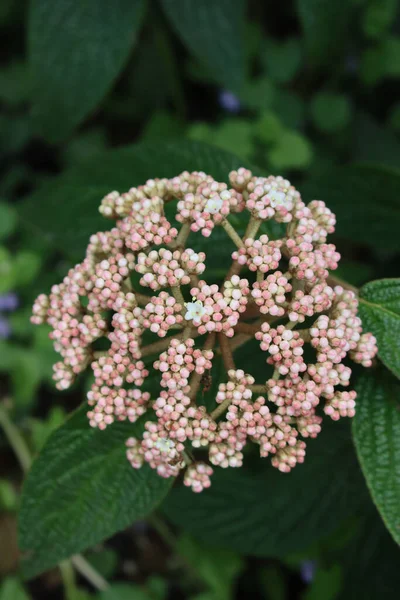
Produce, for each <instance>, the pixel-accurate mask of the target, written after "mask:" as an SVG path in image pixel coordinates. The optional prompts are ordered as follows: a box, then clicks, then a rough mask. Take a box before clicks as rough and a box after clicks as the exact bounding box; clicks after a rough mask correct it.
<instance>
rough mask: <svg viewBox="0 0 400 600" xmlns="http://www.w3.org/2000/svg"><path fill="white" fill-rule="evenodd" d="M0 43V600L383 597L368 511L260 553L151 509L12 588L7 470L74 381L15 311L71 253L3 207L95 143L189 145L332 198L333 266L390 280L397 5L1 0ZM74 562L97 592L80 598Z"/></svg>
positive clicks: (399, 117) (13, 479)
mask: <svg viewBox="0 0 400 600" xmlns="http://www.w3.org/2000/svg"><path fill="white" fill-rule="evenodd" d="M0 47H1V54H0V56H1V59H0V107H1V113H0V394H1V412H0V426H1V431H0V453H1V471H0V510H1V514H0V538H1V540H2V543H1V549H0V576H1V577H2V583H1V585H0V600H25V599H27V598H32V599H41V598H46V599H47V598H49V599H51V598H54V599H57V598H62V597H64V598H66V600H88V599H89V598H98V599H99V600H125V599H133V600H135V599H136V600H142V599H143V600H145V599H152V600H161V599H167V598H168V599H169V598H174V599H175V598H176V599H180V598H182V599H185V598H191V599H192V600H231V599H234V598H248V597H250V598H252V599H253V598H254V599H257V598H266V599H268V600H292V599H297V598H299V599H300V598H301V599H302V600H331V599H332V600H333V599H336V598H343V600H347V599H348V598H350V599H351V598H363V600H367V599H371V600H373V599H375V598H379V599H380V600H381V599H383V600H385V599H386V598H388V599H389V598H393V599H394V598H395V597H397V593H398V589H399V580H398V574H397V573H396V569H397V566H396V565H397V564H398V559H399V552H398V549H396V547H395V545H394V543H393V542H392V541H391V540H390V538H389V535H388V534H387V533H386V532H385V530H384V529H383V527H382V525H381V523H380V520H379V519H378V517H377V516H376V513H375V509H373V508H372V506H371V508H370V509H368V511H369V512H368V511H366V512H365V511H364V512H363V515H362V517H360V518H357V517H356V516H353V517H352V518H351V519H349V521H348V522H345V523H344V524H343V525H342V526H341V527H340V528H339V529H338V530H336V531H335V532H334V534H332V535H330V536H329V537H328V538H324V539H323V540H322V541H321V542H320V543H318V544H313V545H312V546H310V547H309V546H308V545H307V544H306V545H305V547H304V548H303V551H302V552H299V553H296V554H288V555H284V556H279V558H254V557H248V556H242V555H240V554H239V553H238V552H236V551H234V550H227V549H220V548H216V547H214V546H204V545H203V544H202V543H200V542H198V541H196V539H195V538H192V537H191V536H190V535H189V534H187V533H183V532H181V531H180V530H179V528H178V529H176V528H171V527H170V526H169V525H168V524H167V522H165V521H164V520H163V519H161V518H160V517H159V516H157V518H156V517H155V518H154V519H151V520H149V521H148V522H147V521H146V522H140V523H137V524H135V525H134V526H132V527H131V528H129V529H128V530H126V531H125V532H123V533H121V534H118V535H116V536H114V537H113V538H112V539H111V540H109V541H108V542H106V543H105V544H101V545H99V546H97V547H95V548H93V549H91V550H90V551H88V552H87V553H86V554H85V558H84V561H86V562H84V566H83V567H82V564H81V565H80V567H78V566H76V565H75V566H74V565H73V564H72V563H71V562H68V563H63V564H62V565H61V566H60V569H53V570H52V571H49V572H47V573H46V574H45V575H43V576H41V577H40V578H36V579H35V580H33V581H31V582H29V583H24V582H23V581H22V579H21V578H20V576H19V571H18V560H19V556H18V550H17V545H16V525H15V523H16V519H15V513H16V510H17V507H18V498H19V493H20V489H21V481H22V473H23V471H24V470H26V469H27V468H28V466H29V463H30V460H31V457H32V456H34V455H35V454H37V453H38V452H39V450H40V448H41V447H42V446H43V444H44V442H45V440H46V439H47V437H48V436H49V434H50V433H51V432H52V431H53V430H54V429H55V428H57V427H58V426H59V425H60V424H61V423H62V422H63V421H64V418H65V415H66V413H67V412H68V411H69V410H71V409H72V408H75V407H76V406H77V405H78V404H79V403H80V401H81V399H82V389H83V388H84V387H85V386H87V385H88V384H87V382H84V381H83V382H82V381H81V382H80V383H79V384H78V385H77V386H75V387H74V388H73V389H72V391H70V392H68V393H63V394H60V393H58V392H57V391H56V390H55V389H54V387H53V385H52V381H51V375H52V363H53V362H54V355H53V350H52V347H51V343H50V342H49V340H48V337H47V334H48V332H47V331H46V329H45V328H44V327H42V328H34V327H33V326H32V325H31V324H30V323H29V314H30V310H31V304H32V301H33V299H34V297H35V296H36V295H37V294H38V293H39V292H40V291H43V290H46V291H47V290H48V289H49V288H50V286H51V285H52V284H53V283H55V282H57V281H59V280H61V279H62V277H63V275H64V273H65V272H66V270H67V268H68V267H69V265H70V256H71V254H70V253H68V252H63V251H62V250H61V249H59V248H58V247H57V244H56V245H55V247H52V246H50V245H49V244H48V240H47V239H46V237H45V236H40V235H39V236H37V235H36V236H35V235H32V231H31V230H29V229H27V228H26V227H25V224H24V222H23V219H22V218H21V214H22V215H23V213H24V211H22V213H21V211H20V210H19V206H20V205H21V203H24V202H25V198H26V197H28V196H29V195H31V194H32V193H33V192H36V190H38V189H39V190H40V189H41V186H42V185H43V184H46V183H47V182H49V181H52V180H53V178H54V177H56V176H57V175H59V174H60V173H63V172H64V171H65V170H68V169H70V168H77V169H79V168H80V167H81V166H82V165H85V164H86V161H89V163H90V164H91V165H92V168H93V165H96V161H97V158H98V157H99V160H100V157H101V156H102V155H103V153H104V152H105V151H108V150H109V149H113V148H118V147H120V146H124V145H128V144H132V143H138V142H139V143H140V142H146V143H152V144H154V145H157V144H158V143H159V144H162V143H165V141H166V140H175V141H176V142H177V143H178V144H179V143H183V142H184V141H185V140H191V141H199V142H206V143H207V144H211V145H213V146H216V147H218V148H221V149H222V150H226V151H229V152H232V153H234V154H235V155H236V156H238V157H239V158H241V159H243V161H246V164H247V162H250V163H253V164H256V165H258V167H259V172H260V173H274V174H282V175H285V176H287V177H289V178H290V179H291V180H292V182H293V183H294V184H295V185H296V187H297V188H299V189H300V190H301V191H302V190H303V189H304V190H307V191H310V195H312V194H314V190H315V193H318V194H319V193H320V196H321V197H322V199H324V200H327V202H328V204H329V203H330V200H332V202H333V204H334V208H335V207H336V205H337V206H342V208H343V214H344V215H345V216H344V217H343V221H342V223H344V225H342V226H343V230H342V234H341V233H340V230H339V234H340V237H341V243H340V250H341V251H343V256H344V260H343V263H342V264H341V266H340V269H339V275H340V276H341V277H343V278H345V279H347V280H348V281H350V282H351V283H353V284H354V285H357V286H358V285H362V284H363V283H365V282H366V281H368V280H370V279H373V278H376V277H383V276H394V275H398V257H399V254H398V251H399V245H398V241H397V240H398V238H397V237H396V236H395V233H396V231H397V230H398V226H399V212H400V207H399V195H398V193H397V192H398V191H400V189H399V186H398V182H397V181H398V180H397V178H398V177H399V174H398V173H397V172H396V167H398V165H399V159H400V139H399V135H400V95H399V89H400V81H399V77H400V11H399V6H398V2H397V1H396V0H335V1H332V0H330V2H326V1H325V0H297V2H295V1H293V0H286V1H285V2H275V1H274V0H268V1H265V2H259V1H258V0H249V1H248V2H245V1H244V0H232V2H231V1H230V0H182V1H181V0H160V1H159V2H155V1H154V2H145V1H144V0H135V1H133V0H132V1H131V0H129V1H128V0H118V1H115V2H106V1H104V0H98V1H97V2H93V0H79V2H78V1H77V0H51V1H50V0H33V1H32V2H31V3H30V4H28V2H25V1H24V0H2V1H1V3H0ZM99 48H100V49H102V52H100V51H99ZM89 163H87V164H89ZM354 163H368V164H369V163H373V165H374V166H373V167H371V169H370V170H368V171H367V170H364V171H363V168H362V167H354V166H352V165H354ZM154 176H157V164H155V165H154ZM387 182H389V183H388V187H386V183H387ZM343 186H348V187H350V188H351V190H353V189H354V200H353V202H352V203H348V202H347V200H346V205H345V206H343V202H342V197H341V196H342V193H341V190H342V189H343ZM396 186H397V187H396ZM319 190H321V192H319ZM371 190H373V198H370V195H371V193H372V192H371ZM121 191H122V190H121ZM325 191H326V194H325V195H324V192H325ZM40 193H41V192H40V191H39V192H37V194H39V195H40ZM36 197H37V196H36ZM99 200H100V197H99ZM386 200H387V201H388V203H389V208H386V209H383V207H382V205H381V202H383V201H386ZM335 203H336V205H335ZM40 210H41V209H40ZM383 210H386V212H385V213H384V212H383ZM362 213H367V214H368V217H369V219H370V222H371V229H365V227H362V228H360V227H359V228H357V216H358V215H360V214H362ZM61 214H62V210H61V213H60V215H61ZM41 218H45V215H44V214H40V213H39V214H37V217H36V220H37V221H40V219H41ZM76 219H77V224H78V225H79V219H80V216H79V211H77V213H76ZM346 219H347V221H346ZM346 223H347V226H348V228H349V231H350V232H352V231H353V228H354V235H353V234H352V233H350V234H349V235H347V233H346V231H347V230H346ZM59 227H60V229H62V227H63V223H62V216H60V221H59ZM388 232H389V233H388ZM60 452H62V448H60ZM269 493H270V494H273V493H274V490H270V492H269ZM295 501H296V499H295V498H293V502H295ZM265 502H268V492H267V491H266V497H265ZM365 502H366V503H369V502H370V501H369V500H368V499H366V500H365ZM167 512H168V511H167ZM193 518H195V513H194V516H193ZM172 521H173V518H172ZM192 529H193V528H192ZM189 530H191V528H190V527H189ZM355 563H357V564H355ZM87 565H89V568H90V566H92V567H93V568H94V569H95V571H96V573H97V574H98V575H100V585H99V586H97V587H100V588H101V587H102V585H103V584H102V583H101V582H102V580H103V579H106V580H108V581H111V582H112V583H111V586H109V587H108V588H107V589H106V590H103V591H100V592H95V591H94V588H93V585H92V584H91V583H88V580H89V582H90V581H92V579H93V578H92V579H91V577H89V578H88V577H87V576H86V575H87V573H86V575H85V569H87ZM82 573H83V574H82ZM371 573H372V579H371ZM396 586H397V588H396ZM396 590H397V591H396Z"/></svg>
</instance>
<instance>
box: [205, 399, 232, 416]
mask: <svg viewBox="0 0 400 600" xmlns="http://www.w3.org/2000/svg"><path fill="white" fill-rule="evenodd" d="M230 404H232V398H226V400H224V401H223V402H222V403H221V404H220V405H219V406H217V408H215V409H214V410H213V411H212V412H211V413H210V417H211V418H212V419H214V421H215V420H216V419H218V417H220V416H221V415H222V413H224V412H225V411H226V409H227V408H228V406H229V405H230Z"/></svg>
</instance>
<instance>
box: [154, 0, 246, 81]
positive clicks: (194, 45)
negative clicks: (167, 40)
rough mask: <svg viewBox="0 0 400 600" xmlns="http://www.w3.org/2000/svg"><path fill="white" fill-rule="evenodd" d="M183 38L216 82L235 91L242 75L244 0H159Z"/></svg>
mask: <svg viewBox="0 0 400 600" xmlns="http://www.w3.org/2000/svg"><path fill="white" fill-rule="evenodd" d="M161 4H162V6H163V8H164V11H165V13H166V15H167V17H168V19H169V20H170V21H171V25H172V26H173V28H174V29H175V30H176V32H177V33H178V35H179V36H180V37H181V38H182V41H183V42H184V43H185V44H186V46H187V47H188V48H189V50H190V51H191V52H193V54H194V55H195V56H196V57H197V58H198V59H199V60H200V61H202V62H203V63H204V64H205V65H206V66H207V67H208V68H209V69H210V71H211V73H213V74H214V76H215V77H216V78H217V81H218V82H219V83H222V84H223V85H224V86H225V87H227V88H228V89H230V90H238V89H239V88H240V86H241V84H242V81H243V76H244V54H243V46H242V25H243V22H244V6H245V3H244V0H199V1H195V2H194V1H193V0H178V1H177V0H161Z"/></svg>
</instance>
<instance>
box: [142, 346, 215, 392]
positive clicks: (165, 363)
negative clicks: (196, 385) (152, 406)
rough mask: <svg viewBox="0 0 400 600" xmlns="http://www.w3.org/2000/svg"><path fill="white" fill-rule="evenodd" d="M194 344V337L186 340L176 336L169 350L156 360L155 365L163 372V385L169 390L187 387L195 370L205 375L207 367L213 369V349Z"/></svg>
mask: <svg viewBox="0 0 400 600" xmlns="http://www.w3.org/2000/svg"><path fill="white" fill-rule="evenodd" d="M194 344H195V341H194V339H192V338H189V339H187V340H185V341H182V340H179V339H177V338H174V339H172V340H171V342H170V344H169V347H168V350H166V352H163V353H162V354H160V359H159V360H156V361H155V363H154V365H153V366H154V368H155V369H157V370H158V371H160V372H161V373H162V376H161V382H160V383H161V386H162V387H166V388H168V389H169V390H176V389H177V388H181V389H182V388H185V387H186V386H187V385H188V380H189V376H190V374H191V373H192V372H193V371H195V372H196V373H197V374H198V375H203V373H204V372H205V371H206V370H207V369H211V366H212V363H211V360H212V358H213V356H214V353H213V351H212V350H200V349H198V348H196V349H195V348H194Z"/></svg>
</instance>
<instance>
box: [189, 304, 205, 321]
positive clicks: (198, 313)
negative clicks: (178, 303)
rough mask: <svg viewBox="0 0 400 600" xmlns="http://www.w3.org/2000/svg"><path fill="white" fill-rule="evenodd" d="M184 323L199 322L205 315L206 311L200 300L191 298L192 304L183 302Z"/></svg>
mask: <svg viewBox="0 0 400 600" xmlns="http://www.w3.org/2000/svg"><path fill="white" fill-rule="evenodd" d="M185 307H186V314H185V319H186V321H192V320H199V319H201V317H202V316H203V315H204V314H205V313H206V309H205V307H204V306H203V303H202V302H201V301H200V300H196V299H195V298H193V302H185Z"/></svg>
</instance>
